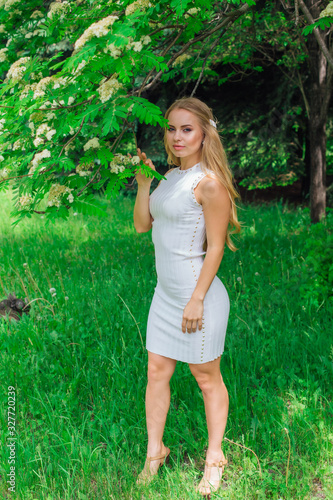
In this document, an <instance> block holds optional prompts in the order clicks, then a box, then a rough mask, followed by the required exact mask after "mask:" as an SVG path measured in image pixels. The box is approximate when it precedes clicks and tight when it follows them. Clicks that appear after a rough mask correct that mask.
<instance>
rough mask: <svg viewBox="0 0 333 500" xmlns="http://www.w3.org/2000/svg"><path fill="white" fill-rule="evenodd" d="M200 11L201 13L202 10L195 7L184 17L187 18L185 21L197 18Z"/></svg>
mask: <svg viewBox="0 0 333 500" xmlns="http://www.w3.org/2000/svg"><path fill="white" fill-rule="evenodd" d="M199 11H200V9H198V8H197V7H193V8H192V9H189V10H188V11H187V13H186V14H185V15H184V17H185V19H188V18H189V17H190V16H195V15H196V14H197V13H198V12H199Z"/></svg>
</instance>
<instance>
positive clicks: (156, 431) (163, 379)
mask: <svg viewBox="0 0 333 500" xmlns="http://www.w3.org/2000/svg"><path fill="white" fill-rule="evenodd" d="M176 363H177V361H176V360H174V359H170V358H166V357H165V356H160V355H159V354H154V353H152V352H149V351H148V384H147V389H146V420H147V431H148V446H147V456H148V457H157V456H161V455H163V454H164V453H166V448H165V446H164V444H163V433H164V427H165V421H166V418H167V414H168V410H169V406H170V379H171V377H172V375H173V373H174V371H175V368H176ZM158 467H159V462H155V463H154V462H151V464H150V470H151V472H152V473H154V472H156V470H157V469H158Z"/></svg>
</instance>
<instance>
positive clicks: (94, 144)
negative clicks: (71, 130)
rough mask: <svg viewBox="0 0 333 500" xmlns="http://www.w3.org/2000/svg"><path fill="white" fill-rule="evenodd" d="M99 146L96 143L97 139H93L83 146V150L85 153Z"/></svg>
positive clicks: (97, 142)
mask: <svg viewBox="0 0 333 500" xmlns="http://www.w3.org/2000/svg"><path fill="white" fill-rule="evenodd" d="M100 147H101V146H100V144H99V141H98V137H94V138H93V139H90V140H89V141H88V142H86V144H85V145H84V146H83V149H84V150H85V151H88V149H90V148H93V149H98V148H100Z"/></svg>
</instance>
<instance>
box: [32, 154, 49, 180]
mask: <svg viewBox="0 0 333 500" xmlns="http://www.w3.org/2000/svg"><path fill="white" fill-rule="evenodd" d="M50 156H51V153H50V151H49V150H48V149H43V151H41V152H40V153H36V154H35V156H34V157H33V159H32V162H31V165H32V166H31V168H30V170H29V174H30V175H31V174H33V173H34V172H35V171H36V170H37V168H38V167H39V165H40V163H41V162H42V161H43V158H50ZM44 169H45V167H42V168H41V169H40V172H41V171H42V170H44Z"/></svg>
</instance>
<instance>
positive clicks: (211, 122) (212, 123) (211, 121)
mask: <svg viewBox="0 0 333 500" xmlns="http://www.w3.org/2000/svg"><path fill="white" fill-rule="evenodd" d="M209 123H210V124H211V125H213V127H214V128H216V123H215V122H214V120H209Z"/></svg>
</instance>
